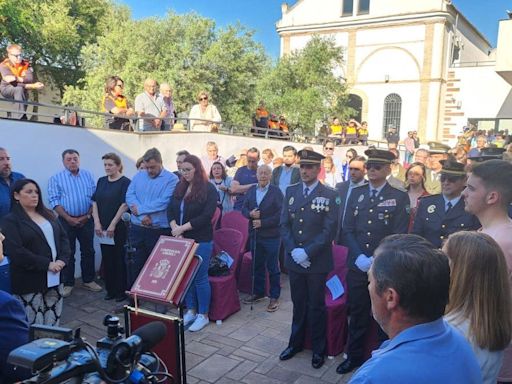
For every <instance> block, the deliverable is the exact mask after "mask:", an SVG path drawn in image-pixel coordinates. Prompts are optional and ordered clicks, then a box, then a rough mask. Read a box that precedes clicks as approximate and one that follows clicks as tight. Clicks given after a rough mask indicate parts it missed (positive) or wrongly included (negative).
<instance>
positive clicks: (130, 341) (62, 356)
mask: <svg viewBox="0 0 512 384" xmlns="http://www.w3.org/2000/svg"><path fill="white" fill-rule="evenodd" d="M103 325H105V326H106V327H107V336H106V337H104V338H102V339H100V340H98V341H97V343H96V348H94V347H93V346H92V345H91V344H89V343H87V342H86V341H85V340H84V339H82V338H81V337H80V329H77V330H76V331H75V333H74V336H73V332H72V330H70V329H65V328H57V327H48V326H41V325H33V326H31V330H30V335H31V340H32V341H31V342H30V343H28V344H25V345H22V346H21V347H18V348H16V349H15V350H13V351H11V353H10V354H9V357H8V358H7V362H8V363H10V364H12V365H14V366H17V367H22V368H26V369H29V370H31V372H32V373H33V374H34V375H35V376H34V377H32V378H30V379H28V380H25V381H23V383H44V384H53V383H64V382H66V383H157V382H164V381H165V380H158V379H157V377H162V376H165V377H167V378H169V379H172V380H171V381H170V382H171V383H173V382H174V378H173V377H172V375H170V374H169V373H168V372H167V368H166V367H165V365H163V363H162V365H163V370H162V372H160V371H161V369H160V364H161V360H160V358H159V357H158V356H157V355H156V354H154V353H151V352H150V350H151V349H152V348H153V347H154V346H155V345H157V344H158V343H159V342H160V341H161V340H162V339H163V338H164V337H165V335H166V333H167V329H166V327H165V325H164V324H163V323H162V322H160V321H153V322H151V323H148V324H146V325H144V326H142V327H140V328H138V329H137V330H135V331H134V332H133V334H132V335H131V336H129V337H127V338H123V337H122V334H123V333H124V330H123V328H122V327H120V326H119V318H118V317H115V316H110V315H107V316H106V317H105V319H104V321H103Z"/></svg>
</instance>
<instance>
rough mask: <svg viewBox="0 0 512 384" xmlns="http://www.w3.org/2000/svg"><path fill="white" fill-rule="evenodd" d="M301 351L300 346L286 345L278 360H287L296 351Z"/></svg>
mask: <svg viewBox="0 0 512 384" xmlns="http://www.w3.org/2000/svg"><path fill="white" fill-rule="evenodd" d="M300 351H302V348H294V347H288V348H286V349H285V350H284V351H283V352H281V354H280V355H279V360H289V359H291V358H292V357H293V356H295V355H296V354H297V353H299V352H300Z"/></svg>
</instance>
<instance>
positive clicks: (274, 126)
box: [268, 120, 279, 129]
mask: <svg viewBox="0 0 512 384" xmlns="http://www.w3.org/2000/svg"><path fill="white" fill-rule="evenodd" d="M268 127H269V128H270V129H279V123H278V122H277V121H272V120H270V121H269V122H268Z"/></svg>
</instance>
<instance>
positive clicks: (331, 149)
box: [324, 147, 334, 151]
mask: <svg viewBox="0 0 512 384" xmlns="http://www.w3.org/2000/svg"><path fill="white" fill-rule="evenodd" d="M324 149H325V150H326V151H334V147H324Z"/></svg>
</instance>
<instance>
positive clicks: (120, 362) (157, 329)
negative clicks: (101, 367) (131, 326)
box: [107, 321, 167, 379]
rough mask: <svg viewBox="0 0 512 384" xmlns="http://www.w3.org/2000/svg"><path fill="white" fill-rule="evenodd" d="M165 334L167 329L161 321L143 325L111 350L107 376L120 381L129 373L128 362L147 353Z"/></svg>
mask: <svg viewBox="0 0 512 384" xmlns="http://www.w3.org/2000/svg"><path fill="white" fill-rule="evenodd" d="M166 334H167V328H166V327H165V325H164V323H162V322H161V321H153V322H151V323H148V324H145V325H143V326H142V327H140V328H138V329H137V330H135V332H133V334H132V335H131V336H130V337H127V338H126V339H124V340H122V341H120V342H119V343H117V344H116V345H114V347H113V348H112V353H111V354H110V355H109V357H108V361H107V372H108V374H109V376H111V377H113V378H115V379H120V378H122V377H124V376H125V375H126V372H129V365H130V362H133V361H135V360H136V356H137V355H139V354H141V353H143V352H149V351H150V350H151V348H153V347H154V346H156V345H157V344H158V343H159V342H160V341H162V339H163V338H164V337H165V335H166Z"/></svg>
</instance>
